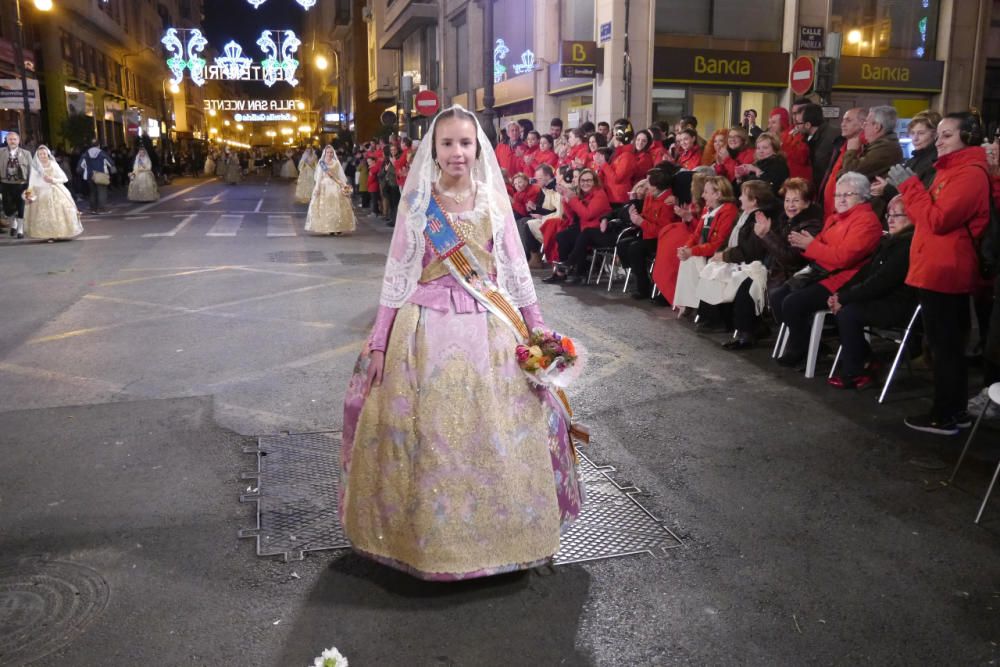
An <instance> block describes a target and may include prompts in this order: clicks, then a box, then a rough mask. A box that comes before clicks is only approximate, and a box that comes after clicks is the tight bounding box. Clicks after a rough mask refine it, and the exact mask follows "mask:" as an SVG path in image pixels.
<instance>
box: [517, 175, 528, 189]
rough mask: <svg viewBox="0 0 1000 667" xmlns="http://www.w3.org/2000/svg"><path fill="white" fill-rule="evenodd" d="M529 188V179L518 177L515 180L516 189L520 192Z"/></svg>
mask: <svg viewBox="0 0 1000 667" xmlns="http://www.w3.org/2000/svg"><path fill="white" fill-rule="evenodd" d="M527 187H528V179H526V178H524V177H523V176H518V177H517V178H515V179H514V189H515V190H517V191H518V192H523V191H524V189H525V188H527Z"/></svg>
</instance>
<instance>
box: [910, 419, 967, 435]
mask: <svg viewBox="0 0 1000 667" xmlns="http://www.w3.org/2000/svg"><path fill="white" fill-rule="evenodd" d="M903 423H904V424H906V425H907V426H909V427H910V428H912V429H913V430H914V431H923V432H924V433H933V434H934V435H958V434H959V432H960V430H961V429H960V427H959V425H958V423H957V422H956V421H955V420H954V419H946V420H939V419H935V418H934V417H932V416H931V415H929V414H927V415H917V416H914V417H907V418H906V419H904V420H903Z"/></svg>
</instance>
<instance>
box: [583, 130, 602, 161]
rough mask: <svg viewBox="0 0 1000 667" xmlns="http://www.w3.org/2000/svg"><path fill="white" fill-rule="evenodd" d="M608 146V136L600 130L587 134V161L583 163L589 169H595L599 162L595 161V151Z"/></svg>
mask: <svg viewBox="0 0 1000 667" xmlns="http://www.w3.org/2000/svg"><path fill="white" fill-rule="evenodd" d="M607 147H608V138H607V137H606V136H604V135H603V134H601V133H600V132H591V133H590V134H588V135H587V149H588V151H589V152H588V154H587V163H586V164H584V165H582V166H583V167H586V168H587V169H593V168H594V167H595V166H597V164H596V163H595V162H594V153H596V152H597V151H598V150H599V149H601V148H607Z"/></svg>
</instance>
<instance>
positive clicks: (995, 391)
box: [948, 382, 1000, 524]
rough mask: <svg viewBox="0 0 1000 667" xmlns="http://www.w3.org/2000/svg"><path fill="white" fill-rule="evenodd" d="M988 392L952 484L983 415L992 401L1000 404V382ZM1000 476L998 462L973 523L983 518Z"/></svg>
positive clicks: (993, 385)
mask: <svg viewBox="0 0 1000 667" xmlns="http://www.w3.org/2000/svg"><path fill="white" fill-rule="evenodd" d="M987 394H988V395H989V397H990V400H988V401H986V402H985V403H983V409H982V410H980V412H979V416H978V417H977V418H976V423H975V424H974V425H973V426H972V431H971V432H970V433H969V437H968V439H967V440H966V441H965V447H963V448H962V453H961V454H959V455H958V461H956V462H955V468H954V469H953V470H952V471H951V477H949V478H948V483H949V484H951V483H952V482H954V481H955V475H956V474H958V468H959V466H961V465H962V461H963V460H965V454H966V453H967V452H968V451H969V445H971V444H972V439H973V438H975V437H976V431H978V430H979V423H980V422H981V421H983V417H984V416H985V415H986V410H987V409H988V408H989V407H990V403H996V404H998V405H1000V382H994V383H993V384H991V385H990V388H989V389H988V390H987ZM998 478H1000V462H998V463H997V467H996V470H994V471H993V479H991V480H990V485H989V486H988V487H987V488H986V495H984V496H983V502H982V503H981V504H980V505H979V511H978V512H977V513H976V518H975V520H974V522H973V523H977V524H978V523H979V520H980V519H982V518H983V512H984V511H985V510H986V503H988V502H989V501H990V496H991V495H993V488H994V487H995V486H996V484H997V479H998Z"/></svg>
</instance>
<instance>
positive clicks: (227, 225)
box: [205, 213, 243, 236]
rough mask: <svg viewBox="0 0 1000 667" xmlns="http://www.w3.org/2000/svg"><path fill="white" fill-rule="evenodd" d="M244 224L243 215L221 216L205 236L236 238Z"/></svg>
mask: <svg viewBox="0 0 1000 667" xmlns="http://www.w3.org/2000/svg"><path fill="white" fill-rule="evenodd" d="M242 224H243V214H242V213H240V214H237V215H229V214H226V215H220V216H219V219H218V221H217V222H216V223H215V224H214V225H212V228H211V229H210V230H208V233H207V234H205V236H236V233H237V232H239V231H240V226H241V225H242Z"/></svg>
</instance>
